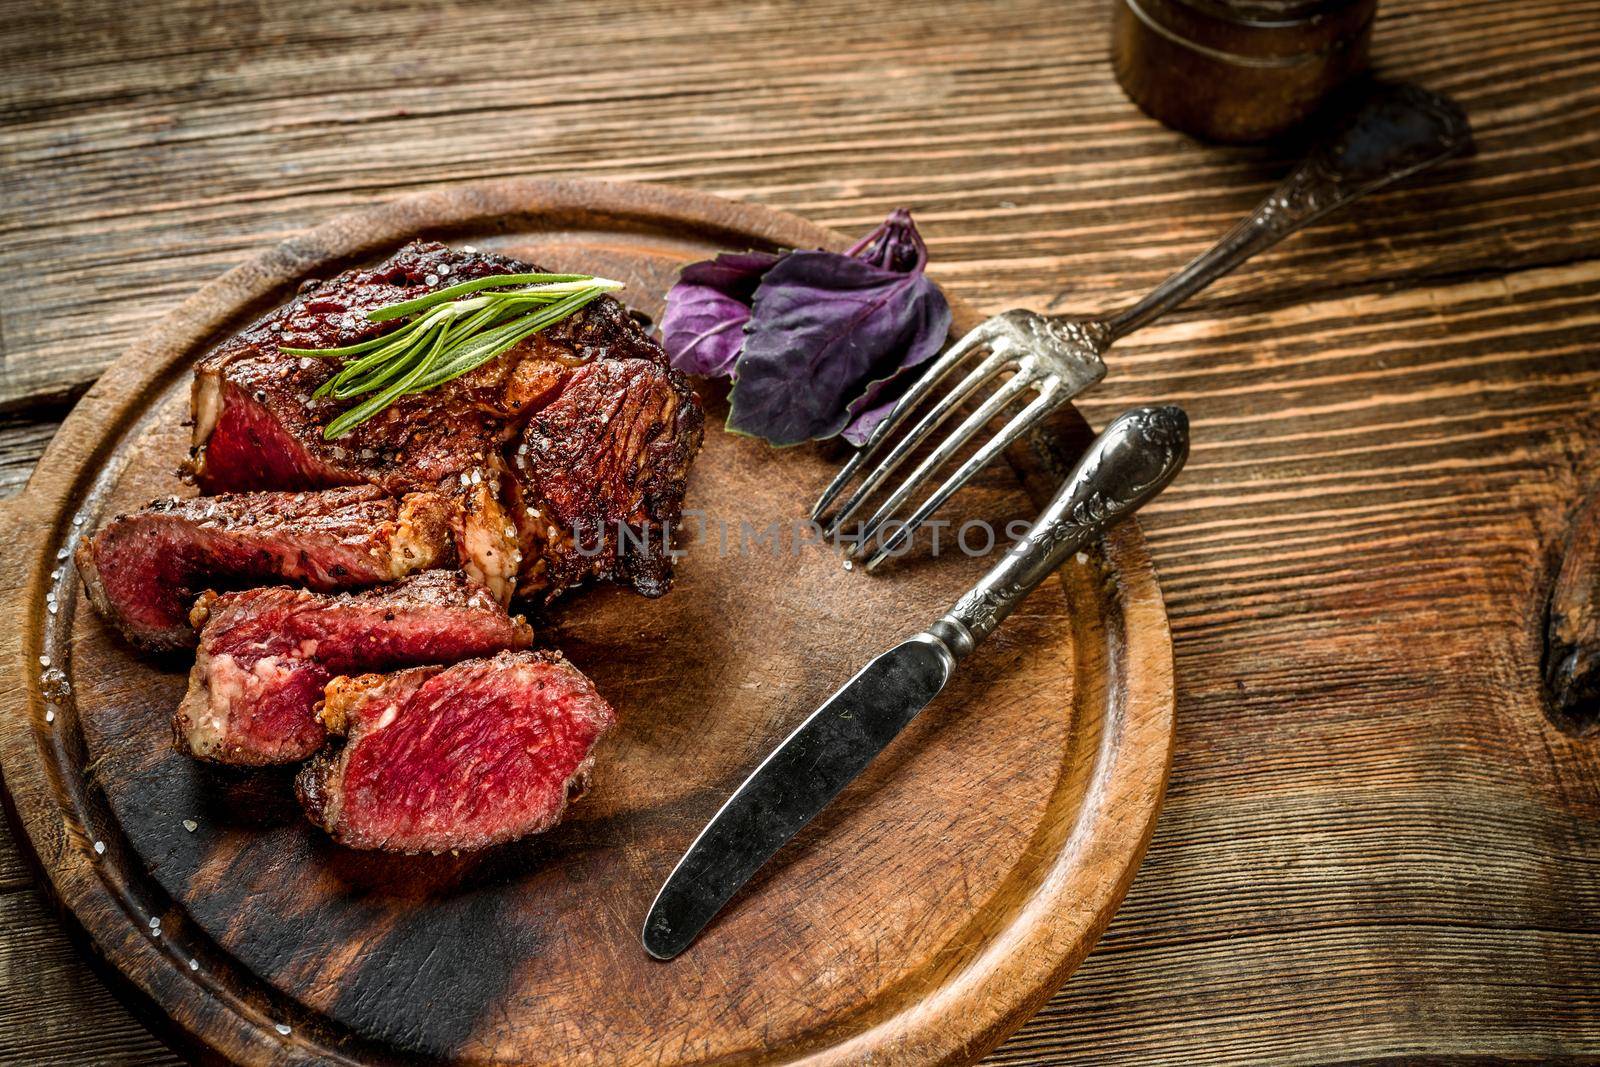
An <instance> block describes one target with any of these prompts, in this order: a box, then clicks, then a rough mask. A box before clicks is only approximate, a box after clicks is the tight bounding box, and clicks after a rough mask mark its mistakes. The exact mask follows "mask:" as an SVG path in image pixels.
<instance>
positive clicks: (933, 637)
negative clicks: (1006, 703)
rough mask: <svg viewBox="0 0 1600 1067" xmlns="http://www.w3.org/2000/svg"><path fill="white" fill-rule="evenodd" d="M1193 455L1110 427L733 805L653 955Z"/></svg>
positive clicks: (655, 918)
mask: <svg viewBox="0 0 1600 1067" xmlns="http://www.w3.org/2000/svg"><path fill="white" fill-rule="evenodd" d="M1188 455H1189V420H1188V417H1187V416H1186V415H1185V414H1184V412H1183V409H1182V408H1178V407H1147V408H1136V409H1134V410H1133V411H1130V412H1128V413H1126V414H1124V415H1122V416H1121V417H1120V418H1118V419H1117V420H1116V421H1115V422H1113V423H1112V424H1111V425H1110V426H1108V427H1106V429H1105V431H1104V432H1103V433H1101V434H1100V436H1099V437H1097V438H1095V440H1094V443H1093V444H1091V445H1090V446H1089V450H1088V451H1087V452H1086V453H1084V455H1083V457H1082V459H1080V460H1079V461H1078V464H1077V466H1076V467H1074V468H1073V471H1072V473H1071V474H1070V475H1068V477H1067V480H1066V482H1065V483H1064V484H1063V485H1062V487H1061V490H1060V491H1059V492H1058V493H1057V494H1056V496H1055V498H1054V499H1053V500H1051V501H1050V504H1049V505H1048V506H1047V507H1046V508H1045V510H1044V512H1043V513H1042V514H1041V515H1040V516H1039V518H1038V520H1037V521H1036V522H1035V523H1034V524H1033V526H1032V527H1030V528H1029V530H1028V533H1027V534H1026V535H1025V536H1024V537H1023V538H1022V539H1021V540H1019V541H1018V542H1017V543H1016V544H1014V545H1012V546H1011V548H1009V549H1008V550H1007V551H1006V554H1005V555H1004V556H1003V557H1002V558H1001V560H1000V562H999V563H998V564H996V565H995V567H994V569H993V570H991V571H990V572H989V573H988V574H987V575H985V576H984V577H983V578H982V579H981V580H980V581H979V582H978V584H977V585H975V586H974V587H973V588H972V589H971V590H970V591H968V592H967V593H966V594H965V595H963V596H962V597H961V598H960V599H959V600H957V601H956V603H955V605H954V606H953V607H951V609H950V610H949V611H948V612H946V613H945V614H944V616H943V617H942V618H940V619H939V620H938V621H936V622H935V623H934V624H933V625H931V626H929V627H928V628H927V629H926V630H924V631H923V632H922V633H919V634H916V635H915V636H913V637H910V638H908V639H906V640H905V641H903V642H901V643H900V644H899V645H898V646H896V647H894V648H892V649H890V650H889V651H887V652H885V653H883V654H882V655H880V656H879V657H878V658H877V659H874V660H873V661H872V662H871V663H868V664H867V665H866V666H865V667H863V668H862V669H861V671H860V673H858V674H857V675H856V676H855V677H854V678H852V679H850V681H848V682H846V683H845V684H844V686H843V687H842V688H841V689H840V690H839V691H838V692H836V693H834V694H833V696H831V697H829V698H828V699H827V700H826V701H824V702H823V704H822V706H821V707H819V708H817V710H816V711H814V712H812V713H811V715H810V716H809V717H808V718H807V719H806V720H805V721H804V722H802V723H801V724H800V725H799V726H798V727H796V728H795V731H794V732H793V733H791V734H790V735H789V736H788V737H787V738H786V739H785V740H784V741H783V743H782V744H780V745H779V746H778V747H777V748H776V749H774V750H773V751H772V753H771V754H770V755H769V756H767V758H766V759H764V760H763V761H762V762H761V765H760V766H758V767H757V768H756V769H755V770H754V771H752V772H751V774H750V777H748V778H746V779H745V781H744V784H743V785H741V786H740V787H739V788H738V790H737V791H735V792H734V794H733V795H732V796H731V797H729V798H728V801H727V803H725V804H723V806H722V808H721V810H719V811H718V812H717V814H716V815H715V816H714V817H713V818H712V819H711V822H710V823H708V824H707V825H706V828H705V829H704V830H702V831H700V836H698V837H696V838H695V840H694V843H693V844H691V845H690V846H689V851H688V852H686V853H685V854H684V856H683V859H681V860H680V861H679V862H678V865H677V867H676V868H674V869H673V871H672V873H671V874H670V875H669V876H668V877H667V880H666V882H665V883H664V884H663V885H662V887H661V891H660V893H658V894H657V895H656V899H655V903H654V904H652V905H651V906H650V913H649V915H648V916H647V917H646V918H645V924H644V932H643V935H642V940H643V942H644V947H645V951H647V952H649V953H650V955H652V956H654V957H656V958H657V959H662V960H667V959H671V958H672V957H674V956H676V955H678V953H680V952H682V951H683V950H684V949H686V948H688V947H689V945H690V944H691V943H692V942H693V941H694V939H695V938H696V937H697V936H699V934H700V931H701V930H703V929H704V928H705V926H706V924H707V923H709V922H710V921H711V920H712V919H713V918H714V917H715V916H716V914H717V912H719V911H721V910H722V907H723V905H725V904H727V902H728V901H729V900H730V899H731V898H732V897H733V895H734V894H735V893H737V892H738V891H739V888H740V887H741V886H743V885H744V884H745V883H746V882H747V881H749V880H750V877H751V876H752V875H754V874H755V873H756V871H757V870H758V869H760V867H761V865H762V864H764V863H766V862H767V860H768V859H770V858H771V857H772V855H773V853H775V852H777V851H778V849H779V848H781V847H782V846H783V844H784V843H785V842H786V841H788V840H789V839H790V838H791V837H793V836H794V835H795V834H796V833H797V832H799V830H800V828H801V827H803V826H804V825H805V824H806V823H808V822H810V821H811V820H812V818H814V817H815V816H816V815H817V813H818V812H820V811H821V810H822V809H823V808H824V807H826V806H827V805H828V803H829V802H830V801H832V800H833V798H834V797H836V796H838V795H839V792H840V791H841V790H843V789H844V787H845V786H847V785H849V784H850V782H851V781H852V780H854V779H855V777H856V776H857V775H859V774H860V773H861V772H862V771H863V770H865V769H866V766H867V764H869V763H871V762H872V760H873V758H874V757H875V756H877V755H878V753H879V752H882V751H883V749H884V748H886V747H887V746H888V744H889V742H890V741H892V740H894V738H895V736H896V735H897V734H899V733H900V731H901V730H903V729H905V727H906V725H907V724H908V723H910V722H911V720H912V719H914V718H915V717H916V715H917V713H918V712H920V711H921V710H922V709H923V708H924V707H926V706H927V705H928V703H929V702H930V701H932V700H933V698H934V697H936V696H938V695H939V692H940V691H941V690H942V689H944V687H945V685H946V684H947V683H948V682H949V681H950V678H951V676H952V675H953V674H954V673H955V670H956V667H957V665H959V664H960V662H961V661H962V660H963V659H965V658H966V657H967V656H968V655H969V654H971V652H972V650H973V649H974V648H976V647H977V646H978V645H979V644H980V643H982V641H983V639H984V638H986V637H988V636H989V635H990V634H991V633H993V632H994V630H995V628H996V627H998V626H999V625H1000V623H1001V622H1002V621H1003V620H1004V619H1005V618H1006V616H1008V615H1010V614H1011V612H1012V611H1013V610H1014V609H1015V608H1016V607H1017V605H1019V604H1020V603H1022V601H1023V599H1024V598H1025V597H1026V596H1027V595H1028V593H1029V592H1031V591H1032V590H1033V588H1034V587H1035V586H1037V585H1038V584H1039V583H1040V582H1042V581H1044V579H1045V578H1046V577H1048V576H1049V575H1050V574H1052V573H1054V572H1055V570H1056V569H1057V568H1058V567H1060V566H1061V564H1062V563H1064V562H1065V561H1066V559H1067V558H1068V557H1069V556H1071V555H1072V554H1074V553H1076V552H1078V551H1079V550H1081V549H1083V548H1085V547H1087V546H1088V545H1090V544H1092V543H1093V542H1095V541H1096V540H1098V539H1099V538H1100V536H1101V535H1102V534H1104V533H1105V531H1106V529H1107V528H1108V527H1110V526H1111V525H1113V524H1114V523H1116V522H1117V521H1119V520H1121V519H1123V518H1125V517H1127V516H1128V515H1131V514H1133V512H1134V511H1136V510H1138V508H1139V507H1140V505H1142V504H1143V503H1144V502H1145V501H1147V500H1149V499H1151V498H1152V497H1154V496H1155V495H1156V494H1157V493H1159V492H1160V491H1161V490H1162V489H1163V488H1164V487H1165V486H1166V485H1167V483H1169V482H1171V481H1172V479H1173V477H1175V476H1176V475H1177V473H1178V471H1179V470H1181V469H1182V467H1183V463H1184V460H1185V459H1187V458H1188Z"/></svg>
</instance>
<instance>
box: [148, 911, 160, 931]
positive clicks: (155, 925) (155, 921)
mask: <svg viewBox="0 0 1600 1067" xmlns="http://www.w3.org/2000/svg"><path fill="white" fill-rule="evenodd" d="M150 929H152V930H159V929H161V916H159V915H152V916H150Z"/></svg>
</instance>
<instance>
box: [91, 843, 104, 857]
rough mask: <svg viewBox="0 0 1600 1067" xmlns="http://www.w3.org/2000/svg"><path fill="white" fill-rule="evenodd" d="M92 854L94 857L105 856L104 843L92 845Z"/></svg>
mask: <svg viewBox="0 0 1600 1067" xmlns="http://www.w3.org/2000/svg"><path fill="white" fill-rule="evenodd" d="M94 854H95V855H96V856H104V855H105V854H106V843H105V842H104V841H96V842H95V843H94Z"/></svg>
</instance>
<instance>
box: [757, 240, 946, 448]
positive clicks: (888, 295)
mask: <svg viewBox="0 0 1600 1067" xmlns="http://www.w3.org/2000/svg"><path fill="white" fill-rule="evenodd" d="M898 214H899V213H897V215H898ZM898 221H899V220H897V219H896V218H895V217H894V216H891V219H890V222H888V223H885V225H884V226H883V227H881V228H880V231H878V232H877V233H875V234H874V235H873V237H869V238H868V240H867V242H866V243H864V244H863V245H858V246H857V250H858V251H860V250H863V249H865V250H867V251H869V252H870V251H872V250H874V249H877V250H880V251H883V250H887V251H886V252H885V255H892V254H893V250H894V249H895V248H897V247H900V245H902V244H904V239H902V238H899V237H896V235H895V231H906V230H907V229H908V228H909V225H910V219H909V216H906V217H905V219H904V225H895V223H897V222H898ZM909 235H910V236H909V241H910V242H911V247H912V248H913V249H914V250H915V258H914V259H913V261H912V270H911V272H910V273H901V272H899V271H895V270H892V269H887V268H885V267H882V266H879V265H877V264H874V263H869V262H865V261H863V260H861V259H855V258H852V257H850V256H847V255H840V254H838V253H833V252H791V253H790V254H789V255H787V256H785V257H784V258H783V259H782V261H780V262H779V263H778V264H777V265H776V266H774V267H773V268H772V269H771V270H769V271H767V273H766V276H765V277H763V278H762V279H761V285H760V287H759V288H758V289H757V290H756V296H755V309H754V312H753V313H752V315H751V319H750V328H749V330H748V331H747V334H746V337H745V344H744V351H743V352H742V353H741V354H740V356H739V361H738V367H737V371H736V374H735V379H736V381H735V385H734V388H733V391H732V393H731V394H730V404H731V409H730V411H729V414H728V428H729V429H730V430H734V431H737V432H740V433H747V434H753V435H755V436H758V437H764V438H766V439H767V440H768V441H770V442H772V443H773V444H776V445H789V444H798V443H799V442H801V441H805V440H807V439H810V438H821V437H831V436H833V435H834V434H837V433H838V432H839V431H840V430H842V429H844V427H845V426H846V424H847V423H848V422H849V421H850V414H849V413H848V411H847V410H846V408H847V406H848V405H849V402H850V401H851V400H852V399H853V398H855V397H857V396H858V395H859V394H860V393H861V392H862V390H863V389H864V388H865V387H866V386H867V385H868V384H869V383H870V382H871V381H872V380H873V379H874V378H887V377H889V376H891V375H892V374H893V372H894V371H895V370H896V369H898V368H899V367H902V366H906V365H909V364H914V363H919V362H922V361H923V360H926V359H927V358H928V357H929V356H931V355H933V354H934V353H935V352H937V351H938V350H939V347H940V346H941V345H942V344H943V343H944V339H945V335H946V333H947V332H948V330H949V325H950V308H949V305H948V304H946V303H945V299H944V294H942V293H941V292H940V291H939V289H938V287H937V286H935V285H934V284H933V283H932V282H930V281H928V280H927V278H925V277H924V276H923V274H922V271H921V267H922V262H923V261H924V259H925V253H924V252H922V251H921V240H920V238H918V237H916V231H915V230H914V229H910V230H909Z"/></svg>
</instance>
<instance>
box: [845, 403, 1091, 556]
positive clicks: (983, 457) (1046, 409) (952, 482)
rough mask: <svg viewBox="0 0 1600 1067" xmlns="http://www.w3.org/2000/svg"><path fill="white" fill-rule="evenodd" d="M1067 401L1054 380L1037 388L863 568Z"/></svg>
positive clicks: (897, 543)
mask: <svg viewBox="0 0 1600 1067" xmlns="http://www.w3.org/2000/svg"><path fill="white" fill-rule="evenodd" d="M1067 400H1068V396H1067V393H1066V390H1064V389H1061V388H1060V387H1059V385H1058V384H1057V383H1056V382H1054V381H1052V382H1048V383H1047V384H1046V385H1045V386H1044V387H1043V388H1041V389H1040V390H1039V395H1038V396H1037V397H1035V398H1034V399H1033V400H1031V401H1029V402H1028V406H1027V407H1025V408H1023V409H1022V410H1021V411H1019V412H1017V413H1016V414H1015V415H1014V416H1012V417H1011V421H1009V422H1007V423H1006V424H1005V427H1004V428H1003V429H1001V431H1000V432H999V433H998V434H996V435H995V436H994V438H993V439H991V440H990V441H989V442H988V443H987V444H985V445H984V446H983V447H982V448H980V449H978V451H976V452H974V453H973V454H972V455H971V456H970V457H969V458H968V459H967V461H966V462H965V463H963V464H961V466H960V468H959V469H957V471H956V472H955V473H954V474H952V475H951V476H950V477H949V478H947V479H945V482H944V484H943V485H941V486H940V487H939V488H938V489H937V490H935V491H934V493H933V495H932V496H930V497H928V499H926V500H924V501H923V502H922V503H921V505H919V506H918V508H917V510H916V511H914V512H912V513H911V517H910V518H909V519H907V520H906V522H905V525H903V526H901V527H900V528H899V529H898V530H896V531H895V532H894V535H893V536H892V537H890V538H889V539H888V540H887V541H885V542H884V543H883V545H882V546H881V547H880V548H879V549H878V551H877V552H875V553H873V555H872V558H871V559H869V560H867V562H866V568H867V570H869V571H870V570H872V569H873V568H875V567H876V566H878V564H880V563H882V562H883V561H884V560H885V559H888V558H889V556H890V555H892V554H893V552H894V550H895V549H896V548H899V547H900V544H901V542H903V541H905V540H906V538H908V537H910V536H911V535H912V534H914V533H916V531H917V527H919V526H921V525H922V524H923V522H925V521H926V520H927V518H928V516H929V515H932V514H933V513H934V512H935V511H938V510H939V508H941V507H942V506H944V502H945V501H946V500H949V499H950V498H951V497H952V496H954V495H955V493H956V491H957V490H959V489H960V488H961V487H962V486H964V485H966V484H967V482H969V481H971V479H972V476H973V475H974V474H977V473H978V472H979V471H981V470H982V469H983V468H985V467H987V466H988V465H989V464H990V463H992V462H994V459H995V457H996V456H998V455H1000V453H1001V452H1004V451H1005V450H1006V449H1007V448H1010V447H1011V445H1012V443H1013V442H1015V441H1016V440H1017V438H1019V437H1021V436H1022V435H1023V434H1025V433H1027V432H1028V431H1029V430H1030V429H1032V428H1033V426H1034V425H1035V424H1036V423H1037V422H1038V421H1039V420H1040V419H1042V418H1044V417H1045V416H1046V415H1048V414H1050V413H1051V412H1052V411H1054V410H1055V409H1056V408H1059V407H1060V406H1061V405H1062V404H1065V403H1066V402H1067Z"/></svg>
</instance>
